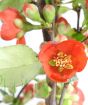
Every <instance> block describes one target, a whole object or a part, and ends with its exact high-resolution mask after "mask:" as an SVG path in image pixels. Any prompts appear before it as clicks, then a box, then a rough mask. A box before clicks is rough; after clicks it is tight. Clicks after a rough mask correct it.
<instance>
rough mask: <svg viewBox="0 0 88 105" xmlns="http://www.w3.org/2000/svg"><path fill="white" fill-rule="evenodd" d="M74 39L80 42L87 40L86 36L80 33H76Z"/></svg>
mask: <svg viewBox="0 0 88 105" xmlns="http://www.w3.org/2000/svg"><path fill="white" fill-rule="evenodd" d="M72 38H73V39H76V40H78V41H82V40H83V39H85V36H84V35H83V34H82V33H80V32H76V33H75V34H73V35H72Z"/></svg>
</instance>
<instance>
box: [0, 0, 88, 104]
mask: <svg viewBox="0 0 88 105" xmlns="http://www.w3.org/2000/svg"><path fill="white" fill-rule="evenodd" d="M66 1H68V0H66ZM68 6H69V7H70V5H68ZM64 17H65V18H66V19H67V20H68V22H69V23H70V24H71V26H72V27H76V21H77V14H76V13H75V12H73V11H69V12H67V13H66V14H64ZM83 18H84V17H83V13H82V12H81V19H80V26H81V24H82V21H83ZM26 40H27V45H28V46H30V47H31V48H33V50H34V51H36V52H39V45H40V43H41V42H43V38H42V31H41V30H34V31H31V32H28V33H27V34H26ZM15 42H16V39H14V40H12V41H4V40H1V39H0V47H1V46H9V45H14V44H15ZM77 75H78V78H79V84H78V86H79V87H80V88H81V89H82V91H83V92H84V95H85V102H84V104H83V105H88V64H87V65H86V67H85V69H84V70H83V71H82V72H81V73H78V74H77ZM18 91H19V90H18ZM37 101H38V100H36V99H34V100H33V101H32V103H30V102H29V103H28V104H27V105H36V102H37ZM0 105H4V104H0Z"/></svg>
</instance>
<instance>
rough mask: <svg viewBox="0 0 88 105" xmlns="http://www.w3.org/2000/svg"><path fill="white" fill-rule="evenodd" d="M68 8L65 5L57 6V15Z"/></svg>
mask: <svg viewBox="0 0 88 105" xmlns="http://www.w3.org/2000/svg"><path fill="white" fill-rule="evenodd" d="M68 10H70V8H68V7H66V6H60V7H58V8H57V13H58V15H62V14H64V13H66V12H67V11H68Z"/></svg>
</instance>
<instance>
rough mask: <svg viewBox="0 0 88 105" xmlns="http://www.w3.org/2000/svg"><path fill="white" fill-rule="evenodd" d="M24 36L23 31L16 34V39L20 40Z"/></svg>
mask: <svg viewBox="0 0 88 105" xmlns="http://www.w3.org/2000/svg"><path fill="white" fill-rule="evenodd" d="M23 36H24V31H20V32H19V33H18V34H17V38H18V39H20V38H22V37H23Z"/></svg>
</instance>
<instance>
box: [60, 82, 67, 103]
mask: <svg viewBox="0 0 88 105" xmlns="http://www.w3.org/2000/svg"><path fill="white" fill-rule="evenodd" d="M68 85H69V83H64V87H63V89H62V92H61V97H60V100H59V104H58V105H63V100H64V95H65V93H66V89H67V86H68Z"/></svg>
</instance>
